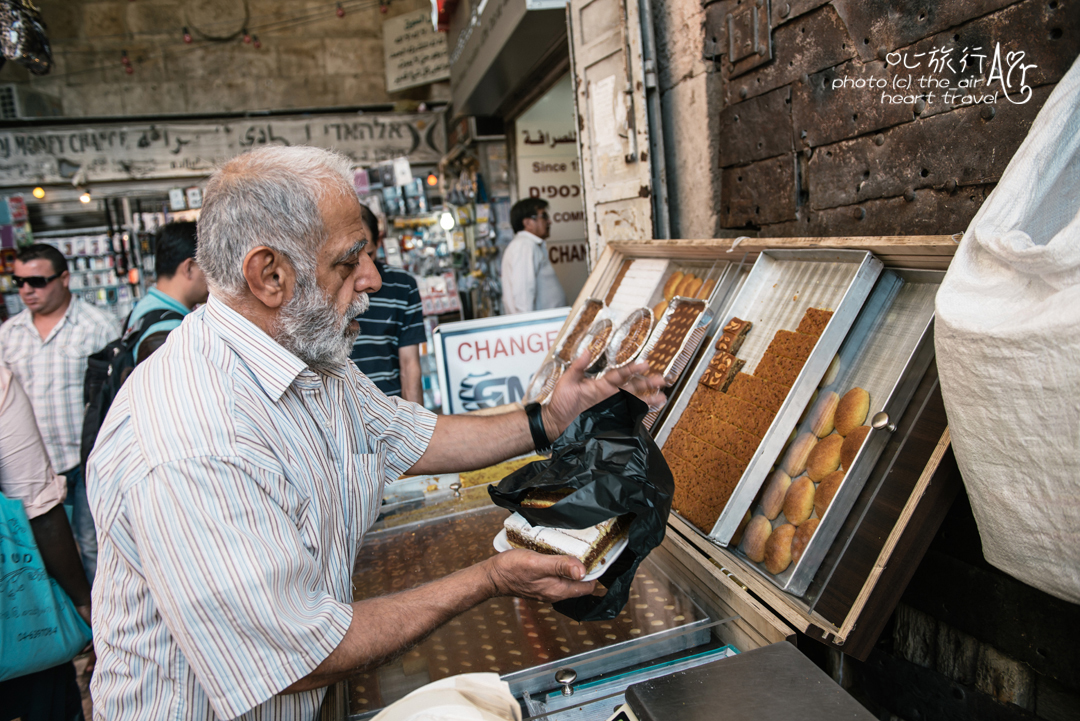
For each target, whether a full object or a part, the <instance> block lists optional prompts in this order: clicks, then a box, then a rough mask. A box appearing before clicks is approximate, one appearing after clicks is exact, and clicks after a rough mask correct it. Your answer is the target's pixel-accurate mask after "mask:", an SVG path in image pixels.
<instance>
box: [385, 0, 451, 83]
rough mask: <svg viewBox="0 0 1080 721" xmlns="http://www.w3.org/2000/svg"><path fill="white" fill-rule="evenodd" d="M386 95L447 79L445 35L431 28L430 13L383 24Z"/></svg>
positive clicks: (447, 59) (400, 17) (415, 14)
mask: <svg viewBox="0 0 1080 721" xmlns="http://www.w3.org/2000/svg"><path fill="white" fill-rule="evenodd" d="M383 51H384V53H385V55H386V92H388V93H394V92H397V91H398V90H404V89H405V88H412V87H416V86H417V85H427V84H428V83H434V82H437V81H439V80H446V79H448V78H449V77H450V56H449V53H448V51H447V47H446V33H440V32H436V31H435V28H433V27H432V26H431V11H430V10H417V11H416V12H411V13H406V14H405V15H399V16H398V17H396V18H390V19H389V20H387V21H386V22H384V23H383Z"/></svg>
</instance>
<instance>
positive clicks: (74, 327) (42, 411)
mask: <svg viewBox="0 0 1080 721" xmlns="http://www.w3.org/2000/svg"><path fill="white" fill-rule="evenodd" d="M119 335H120V324H119V323H118V322H117V320H116V318H114V317H112V316H111V315H109V314H108V313H106V312H105V311H103V310H101V309H100V308H97V307H95V306H93V305H91V304H90V303H87V302H85V301H83V300H80V299H79V298H76V297H75V296H72V298H71V302H70V303H69V304H68V309H67V312H65V313H64V317H63V318H61V319H60V322H59V323H57V324H56V326H55V327H54V328H53V329H52V330H51V331H49V335H48V337H46V338H45V340H42V339H41V334H40V333H38V331H37V328H35V327H34V319H33V316H32V315H31V314H30V309H29V308H27V309H25V310H23V311H22V312H21V313H19V314H17V315H15V316H14V317H13V318H12V319H11V320H9V321H8V322H6V323H4V324H3V325H0V363H2V364H3V365H4V366H6V367H7V368H8V369H10V370H11V372H12V373H13V374H14V375H15V377H16V378H18V379H19V383H20V384H22V387H23V390H25V391H26V395H28V396H30V405H32V406H33V407H34V416H35V417H36V418H37V424H38V428H39V429H40V430H41V439H42V440H43V441H45V449H46V450H47V451H48V452H49V460H50V461H52V466H53V468H54V469H55V470H56V471H57V472H58V473H63V472H64V471H68V470H70V469H72V468H74V467H75V466H77V465H79V444H80V442H81V440H82V422H83V411H84V408H85V406H84V404H83V381H84V380H85V379H86V357H87V356H89V355H90V354H91V353H96V352H98V351H99V350H101V349H102V348H104V347H105V346H106V345H108V343H109V341H111V340H113V339H115V338H117V337H118V336H119Z"/></svg>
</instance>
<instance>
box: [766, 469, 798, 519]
mask: <svg viewBox="0 0 1080 721" xmlns="http://www.w3.org/2000/svg"><path fill="white" fill-rule="evenodd" d="M790 485H791V476H789V475H788V474H786V473H784V472H783V471H782V470H780V469H779V468H778V469H776V470H775V471H773V472H772V475H771V476H769V481H768V483H766V485H765V492H764V493H762V494H761V510H762V511H763V512H764V513H765V517H766V518H768V519H769V520H770V521H771V520H773V519H774V518H776V517H777V516H779V515H780V511H782V510H783V509H784V496H785V495H787V490H788V487H789V486H790Z"/></svg>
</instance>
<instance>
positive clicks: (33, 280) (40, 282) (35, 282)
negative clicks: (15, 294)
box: [11, 273, 63, 288]
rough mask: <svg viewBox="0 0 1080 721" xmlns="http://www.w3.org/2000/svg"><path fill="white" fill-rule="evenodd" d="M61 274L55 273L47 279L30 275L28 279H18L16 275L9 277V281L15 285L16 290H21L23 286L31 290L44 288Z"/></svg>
mask: <svg viewBox="0 0 1080 721" xmlns="http://www.w3.org/2000/svg"><path fill="white" fill-rule="evenodd" d="M61 275H63V273H56V274H54V275H50V276H49V277H48V278H46V277H44V276H41V275H32V276H30V277H29V278H20V277H19V276H17V275H13V276H11V280H12V282H13V283H15V287H16V288H22V287H23V284H26V285H29V286H30V287H31V288H44V287H45V286H47V285H48V284H49V283H52V282H53V281H54V280H56V279H57V278H59V277H60V276H61Z"/></svg>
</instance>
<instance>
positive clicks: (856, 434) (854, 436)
mask: <svg viewBox="0 0 1080 721" xmlns="http://www.w3.org/2000/svg"><path fill="white" fill-rule="evenodd" d="M869 433H870V426H859V427H858V428H856V429H855V430H853V431H852V432H851V433H848V434H847V438H845V439H844V445H842V446H840V467H841V468H843V469H844V470H845V471H846V470H847V469H849V468H851V464H852V463H854V462H855V456H857V455H858V454H859V449H860V448H862V444H863V441H864V440H866V436H867V435H869Z"/></svg>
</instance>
